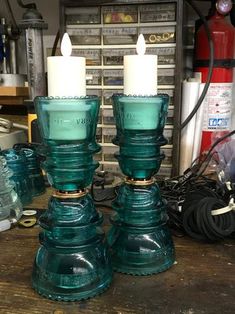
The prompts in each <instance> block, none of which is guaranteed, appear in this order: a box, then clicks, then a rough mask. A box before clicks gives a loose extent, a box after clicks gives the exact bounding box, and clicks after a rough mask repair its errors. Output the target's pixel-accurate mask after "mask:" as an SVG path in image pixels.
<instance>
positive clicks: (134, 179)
mask: <svg viewBox="0 0 235 314" xmlns="http://www.w3.org/2000/svg"><path fill="white" fill-rule="evenodd" d="M168 102H169V97H168V95H156V96H150V97H144V96H143V97H142V96H125V95H121V94H117V95H113V109H114V117H115V120H116V128H117V135H116V137H115V138H114V140H113V143H114V144H116V145H119V146H120V149H119V153H116V154H115V157H116V158H117V160H118V162H119V165H120V168H121V170H122V172H123V173H124V174H125V176H126V180H125V182H124V183H123V185H122V186H121V187H120V189H119V193H118V195H117V197H116V199H115V200H114V202H113V204H112V205H113V209H114V210H115V212H116V213H115V214H114V215H113V217H112V218H111V223H112V227H111V229H110V231H109V233H108V242H109V246H110V248H111V254H112V263H113V267H114V269H115V270H116V271H120V272H123V273H128V274H132V275H149V274H153V273H158V272H161V271H164V270H166V269H168V268H169V267H171V266H172V264H173V263H174V260H175V256H174V245H173V241H172V237H171V234H170V231H169V229H168V227H167V224H166V223H167V219H168V217H167V214H166V203H165V200H163V199H162V197H161V194H160V191H159V188H158V185H157V184H156V182H155V181H154V179H153V176H154V174H155V173H156V172H157V171H158V170H159V167H160V165H161V161H162V159H163V158H164V154H163V153H162V152H161V150H160V147H161V146H162V145H164V144H166V140H165V138H164V137H163V129H164V126H165V121H166V117H167V108H168Z"/></svg>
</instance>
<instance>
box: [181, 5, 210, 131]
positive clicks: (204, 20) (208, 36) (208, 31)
mask: <svg viewBox="0 0 235 314" xmlns="http://www.w3.org/2000/svg"><path fill="white" fill-rule="evenodd" d="M186 1H187V2H188V4H189V5H190V6H191V7H192V8H193V9H194V10H195V12H196V13H197V14H198V16H199V17H200V19H201V20H202V22H203V24H204V27H205V31H206V35H207V38H208V44H209V52H210V57H209V70H208V75H207V78H206V83H205V86H204V88H203V91H202V93H201V96H200V97H199V99H198V101H197V103H196V105H195V107H194V108H193V110H192V111H191V113H190V114H189V115H188V117H187V118H186V119H185V120H184V122H182V123H181V125H180V129H181V130H182V129H183V128H184V127H185V126H186V125H187V124H188V123H189V122H190V121H191V119H192V118H193V116H194V115H195V114H196V112H197V111H198V109H199V108H200V106H201V104H202V102H203V100H204V98H205V96H206V94H207V91H208V88H209V86H210V82H211V77H212V71H213V66H214V43H213V41H212V37H211V32H210V29H209V26H208V23H207V20H206V19H205V17H204V16H203V14H202V12H201V11H200V9H199V8H198V6H197V5H196V4H195V3H194V2H193V1H192V0H186Z"/></svg>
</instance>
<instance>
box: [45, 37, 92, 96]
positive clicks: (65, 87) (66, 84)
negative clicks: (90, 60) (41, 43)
mask: <svg viewBox="0 0 235 314" xmlns="http://www.w3.org/2000/svg"><path fill="white" fill-rule="evenodd" d="M71 52H72V45H71V41H70V38H69V36H68V34H67V33H65V34H64V36H63V39H62V42H61V53H62V56H53V57H48V58H47V76H48V96H53V97H56V96H58V97H63V96H64V97H74V96H78V97H80V96H85V95H86V61H85V58H84V57H75V56H71Z"/></svg>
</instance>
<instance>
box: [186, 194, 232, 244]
mask: <svg viewBox="0 0 235 314" xmlns="http://www.w3.org/2000/svg"><path fill="white" fill-rule="evenodd" d="M225 206H226V203H225V202H224V201H223V200H221V199H220V198H219V197H218V196H217V195H216V194H215V193H214V192H213V191H211V190H210V189H208V188H204V189H202V190H198V191H192V192H191V193H190V194H189V195H188V196H187V197H186V199H185V202H184V203H183V206H182V222H183V227H184V230H185V231H186V233H187V234H188V235H189V236H191V237H192V238H194V239H197V240H203V241H212V242H215V241H219V240H222V239H224V238H225V237H228V236H230V235H231V234H232V233H233V232H234V231H235V215H234V212H233V211H232V210H231V211H229V212H227V213H224V214H221V215H216V216H213V215H212V211H213V210H215V209H218V208H221V207H225Z"/></svg>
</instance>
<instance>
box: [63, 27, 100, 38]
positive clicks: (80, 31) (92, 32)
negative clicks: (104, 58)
mask: <svg viewBox="0 0 235 314" xmlns="http://www.w3.org/2000/svg"><path fill="white" fill-rule="evenodd" d="M67 32H68V34H69V35H74V36H75V35H76V36H88V35H89V36H100V29H99V28H69V27H67Z"/></svg>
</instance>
